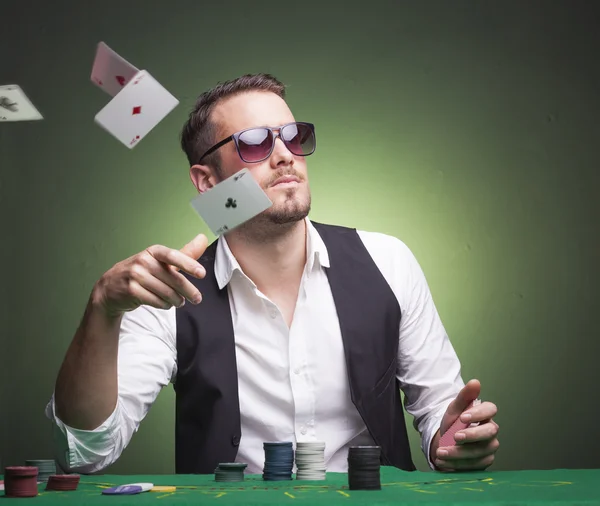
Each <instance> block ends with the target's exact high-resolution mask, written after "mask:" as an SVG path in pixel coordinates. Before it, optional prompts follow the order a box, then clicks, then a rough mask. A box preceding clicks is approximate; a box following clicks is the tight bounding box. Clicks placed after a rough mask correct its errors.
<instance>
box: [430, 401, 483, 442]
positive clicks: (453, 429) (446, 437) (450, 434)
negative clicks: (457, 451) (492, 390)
mask: <svg viewBox="0 0 600 506" xmlns="http://www.w3.org/2000/svg"><path fill="white" fill-rule="evenodd" d="M479 404H481V401H480V400H479V399H475V400H474V401H473V402H472V403H471V404H469V406H467V409H465V411H467V410H469V409H471V408H472V407H473V406H477V405H479ZM461 416H462V415H461ZM477 425H479V422H474V423H469V422H467V423H465V422H463V421H462V420H461V419H460V416H459V417H458V418H457V419H456V420H455V421H454V423H453V424H452V425H451V426H450V427H449V428H448V430H447V431H446V432H444V433H443V434H442V437H441V438H440V443H439V445H438V446H439V448H442V447H444V446H454V445H455V444H456V440H455V439H454V434H456V433H457V432H458V431H459V430H463V429H466V428H468V427H476V426H477Z"/></svg>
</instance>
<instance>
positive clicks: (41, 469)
mask: <svg viewBox="0 0 600 506" xmlns="http://www.w3.org/2000/svg"><path fill="white" fill-rule="evenodd" d="M25 465H26V466H29V467H37V468H38V478H37V481H41V482H44V483H45V482H47V481H48V478H50V476H51V475H53V474H56V462H55V461H54V460H26V461H25Z"/></svg>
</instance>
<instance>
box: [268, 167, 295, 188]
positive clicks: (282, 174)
mask: <svg viewBox="0 0 600 506" xmlns="http://www.w3.org/2000/svg"><path fill="white" fill-rule="evenodd" d="M286 176H294V177H297V178H298V179H299V180H300V182H304V176H303V175H302V174H300V173H299V172H298V171H297V170H296V169H294V168H291V167H290V168H289V169H281V170H278V171H277V172H276V173H275V174H273V177H271V178H270V179H269V181H268V182H267V187H269V186H271V185H272V184H273V183H274V182H275V181H277V180H278V179H279V178H280V177H286Z"/></svg>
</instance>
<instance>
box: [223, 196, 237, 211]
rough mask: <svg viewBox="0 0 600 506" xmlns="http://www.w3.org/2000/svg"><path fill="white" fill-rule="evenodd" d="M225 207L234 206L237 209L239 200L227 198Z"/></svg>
mask: <svg viewBox="0 0 600 506" xmlns="http://www.w3.org/2000/svg"><path fill="white" fill-rule="evenodd" d="M225 207H233V208H234V209H235V208H236V207H237V202H236V201H235V200H234V199H232V198H231V197H230V198H228V199H227V202H225Z"/></svg>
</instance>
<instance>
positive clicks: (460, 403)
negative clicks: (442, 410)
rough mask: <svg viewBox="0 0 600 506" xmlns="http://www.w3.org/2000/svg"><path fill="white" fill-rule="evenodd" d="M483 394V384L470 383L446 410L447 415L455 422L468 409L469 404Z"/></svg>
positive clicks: (476, 381)
mask: <svg viewBox="0 0 600 506" xmlns="http://www.w3.org/2000/svg"><path fill="white" fill-rule="evenodd" d="M480 393H481V384H480V383H479V381H478V380H471V381H469V382H468V383H467V384H466V385H465V386H464V387H463V388H462V389H461V391H460V392H459V393H458V395H457V396H456V399H454V400H453V401H452V402H451V403H450V404H449V405H448V409H447V410H446V414H447V415H449V417H450V418H452V421H454V420H455V419H456V418H458V417H459V416H460V415H461V413H462V412H463V411H465V410H466V409H467V407H468V406H469V404H471V402H473V401H474V400H475V399H477V398H478V397H479V394H480Z"/></svg>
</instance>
